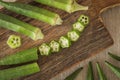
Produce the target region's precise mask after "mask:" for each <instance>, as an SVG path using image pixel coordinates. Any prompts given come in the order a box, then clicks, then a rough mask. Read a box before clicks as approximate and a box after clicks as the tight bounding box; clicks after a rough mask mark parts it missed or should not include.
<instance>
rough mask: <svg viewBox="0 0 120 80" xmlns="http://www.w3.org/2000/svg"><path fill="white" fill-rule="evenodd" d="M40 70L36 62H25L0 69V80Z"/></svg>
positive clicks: (7, 79) (8, 79)
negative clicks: (21, 64)
mask: <svg viewBox="0 0 120 80" xmlns="http://www.w3.org/2000/svg"><path fill="white" fill-rule="evenodd" d="M39 71H40V68H39V66H38V64H37V63H32V64H27V65H23V66H19V67H15V68H9V69H4V70H0V80H11V79H14V78H19V77H24V76H28V75H31V74H34V73H37V72H39Z"/></svg>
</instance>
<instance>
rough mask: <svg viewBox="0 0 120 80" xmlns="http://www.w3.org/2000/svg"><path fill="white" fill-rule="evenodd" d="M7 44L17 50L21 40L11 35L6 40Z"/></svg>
mask: <svg viewBox="0 0 120 80" xmlns="http://www.w3.org/2000/svg"><path fill="white" fill-rule="evenodd" d="M7 44H8V45H9V47H10V48H13V49H14V48H18V47H20V46H21V38H20V37H19V36H16V35H11V36H10V37H9V38H8V40H7Z"/></svg>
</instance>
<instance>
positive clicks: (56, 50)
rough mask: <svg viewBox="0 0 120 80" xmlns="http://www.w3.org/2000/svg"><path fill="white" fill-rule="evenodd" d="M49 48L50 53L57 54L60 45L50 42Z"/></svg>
mask: <svg viewBox="0 0 120 80" xmlns="http://www.w3.org/2000/svg"><path fill="white" fill-rule="evenodd" d="M49 45H50V47H51V51H52V52H59V51H60V44H59V43H58V42H57V41H54V40H53V41H51V42H50V44H49Z"/></svg>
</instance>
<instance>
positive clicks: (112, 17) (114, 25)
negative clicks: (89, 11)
mask: <svg viewBox="0 0 120 80" xmlns="http://www.w3.org/2000/svg"><path fill="white" fill-rule="evenodd" d="M102 17H103V19H104V23H105V25H106V27H107V29H108V31H109V32H110V34H111V36H112V38H113V40H114V45H112V46H111V47H110V48H108V49H106V50H104V51H102V52H101V53H100V54H98V55H96V56H94V57H92V58H90V59H89V60H86V61H84V62H82V63H81V64H79V65H77V66H75V67H74V68H71V69H70V70H68V71H67V72H64V73H62V74H60V75H58V76H56V77H55V78H53V79H52V80H63V79H64V78H65V77H66V76H68V75H69V74H70V73H72V72H73V71H75V70H76V69H77V68H79V67H81V66H83V67H84V69H83V71H82V72H81V73H80V74H79V76H78V77H77V79H76V80H86V79H85V78H86V73H87V66H88V62H89V61H92V62H93V66H94V75H95V80H99V79H98V76H97V70H96V66H95V63H96V62H100V65H101V66H102V69H103V70H104V73H105V74H106V75H107V78H108V80H120V79H119V78H117V77H116V75H115V74H113V73H112V72H111V70H109V69H108V68H107V67H106V66H105V64H104V61H105V60H107V61H110V62H111V63H113V64H114V65H116V66H119V67H120V62H118V61H116V60H114V59H112V58H110V57H109V56H108V55H107V52H113V53H115V54H117V55H119V56H120V7H115V8H112V9H109V10H107V11H106V12H104V13H103V14H102ZM101 34H102V33H101Z"/></svg>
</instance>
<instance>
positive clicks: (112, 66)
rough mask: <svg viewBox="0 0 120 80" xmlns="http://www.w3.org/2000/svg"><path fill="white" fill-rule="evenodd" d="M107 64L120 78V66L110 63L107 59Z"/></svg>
mask: <svg viewBox="0 0 120 80" xmlns="http://www.w3.org/2000/svg"><path fill="white" fill-rule="evenodd" d="M105 64H106V65H107V66H108V67H109V68H110V69H111V70H112V72H114V73H115V74H116V75H117V77H119V78H120V68H119V67H117V66H114V65H113V64H111V63H109V62H108V61H105Z"/></svg>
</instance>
